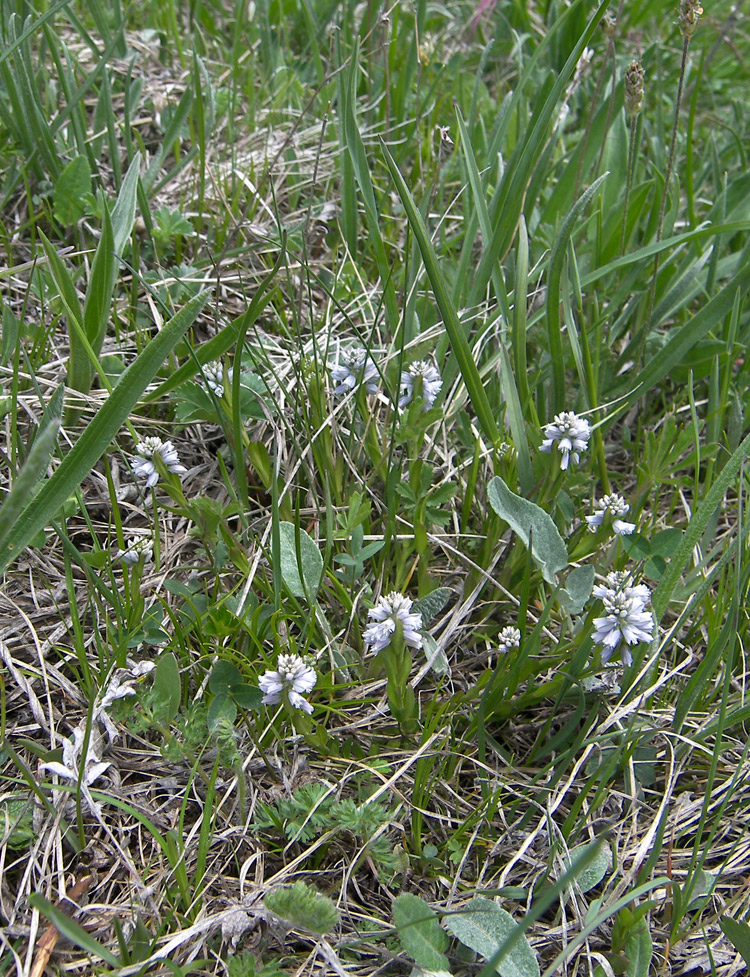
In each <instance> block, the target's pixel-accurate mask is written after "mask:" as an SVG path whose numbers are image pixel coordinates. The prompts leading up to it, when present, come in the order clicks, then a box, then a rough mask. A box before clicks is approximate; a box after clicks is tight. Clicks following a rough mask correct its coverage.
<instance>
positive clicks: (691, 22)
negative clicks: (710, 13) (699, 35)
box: [680, 0, 703, 37]
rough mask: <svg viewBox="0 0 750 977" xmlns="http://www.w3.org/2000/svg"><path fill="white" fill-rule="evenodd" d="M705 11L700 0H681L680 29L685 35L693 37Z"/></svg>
mask: <svg viewBox="0 0 750 977" xmlns="http://www.w3.org/2000/svg"><path fill="white" fill-rule="evenodd" d="M702 13H703V7H701V5H700V0H680V30H681V31H682V36H683V37H692V36H693V34H695V32H696V30H697V28H698V21H699V20H700V17H701V14H702Z"/></svg>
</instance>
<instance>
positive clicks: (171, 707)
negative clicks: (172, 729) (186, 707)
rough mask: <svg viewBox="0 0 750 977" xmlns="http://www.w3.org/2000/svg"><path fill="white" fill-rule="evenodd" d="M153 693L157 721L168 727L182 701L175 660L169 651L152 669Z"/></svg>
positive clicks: (178, 672) (178, 671)
mask: <svg viewBox="0 0 750 977" xmlns="http://www.w3.org/2000/svg"><path fill="white" fill-rule="evenodd" d="M154 692H155V693H156V702H157V709H156V710H155V711H156V713H157V716H158V719H159V721H160V722H161V723H162V724H163V725H164V726H168V725H169V724H170V723H171V722H172V720H173V719H174V717H175V716H176V715H177V713H178V712H179V709H180V701H181V699H182V683H181V682H180V669H179V666H178V664H177V659H176V658H175V656H174V655H173V654H172V652H171V651H165V652H164V654H163V655H161V656H160V657H159V661H158V662H157V663H156V668H155V669H154Z"/></svg>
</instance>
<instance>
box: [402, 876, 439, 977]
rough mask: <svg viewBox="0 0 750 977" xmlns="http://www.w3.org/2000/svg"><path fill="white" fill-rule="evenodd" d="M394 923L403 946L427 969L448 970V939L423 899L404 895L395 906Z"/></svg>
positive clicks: (407, 894) (406, 893)
mask: <svg viewBox="0 0 750 977" xmlns="http://www.w3.org/2000/svg"><path fill="white" fill-rule="evenodd" d="M393 921H394V923H395V924H396V929H397V930H398V935H399V939H400V940H401V946H402V947H403V948H404V950H405V951H406V952H407V953H408V954H409V955H410V956H411V957H412V958H413V959H414V960H415V962H416V963H417V965H418V966H420V967H422V968H423V969H424V970H448V968H449V964H448V958H447V957H446V956H445V954H444V953H443V951H444V950H446V949H447V948H448V937H447V935H446V933H445V932H444V931H443V930H442V929H441V927H440V922H439V920H438V917H437V915H436V913H435V912H434V911H433V910H432V909H431V908H430V907H429V906H428V905H427V903H426V902H425V901H424V899H420V898H419V896H414V895H411V894H410V893H408V892H404V893H402V895H400V896H398V898H397V899H396V901H395V902H394V903H393Z"/></svg>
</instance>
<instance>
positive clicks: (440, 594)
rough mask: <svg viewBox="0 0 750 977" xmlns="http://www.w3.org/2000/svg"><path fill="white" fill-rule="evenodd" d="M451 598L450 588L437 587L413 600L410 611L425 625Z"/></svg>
mask: <svg viewBox="0 0 750 977" xmlns="http://www.w3.org/2000/svg"><path fill="white" fill-rule="evenodd" d="M362 552H364V551H362ZM360 555H362V554H360ZM452 596H453V591H452V590H451V589H450V587H438V588H437V589H436V590H431V591H430V593H429V594H425V596H424V597H420V598H419V600H415V601H414V605H413V607H412V611H413V612H414V613H416V614H421V615H422V623H423V624H424V625H427V624H429V623H430V621H431V620H432V619H433V618H434V617H435V616H436V615H437V614H439V613H440V612H441V611H442V609H443V608H444V607H445V605H446V604H447V603H448V601H449V600H450V599H451V597H452Z"/></svg>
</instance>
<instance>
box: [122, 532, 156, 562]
mask: <svg viewBox="0 0 750 977" xmlns="http://www.w3.org/2000/svg"><path fill="white" fill-rule="evenodd" d="M153 558H154V541H153V539H152V537H151V536H131V537H130V539H129V540H128V543H127V546H126V547H125V549H124V550H118V551H117V559H118V560H122V562H123V563H125V564H127V565H128V566H131V567H132V566H134V565H135V564H136V563H138V561H139V560H142V561H143V562H144V563H149V562H150V561H151V560H153Z"/></svg>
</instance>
